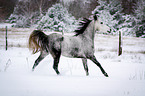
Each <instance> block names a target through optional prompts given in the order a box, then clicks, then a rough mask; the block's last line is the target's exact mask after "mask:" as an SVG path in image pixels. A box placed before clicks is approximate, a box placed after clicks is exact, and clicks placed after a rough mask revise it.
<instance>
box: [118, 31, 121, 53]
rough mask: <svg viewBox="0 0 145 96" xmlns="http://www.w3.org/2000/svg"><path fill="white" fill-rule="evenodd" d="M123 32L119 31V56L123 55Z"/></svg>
mask: <svg viewBox="0 0 145 96" xmlns="http://www.w3.org/2000/svg"><path fill="white" fill-rule="evenodd" d="M121 35H122V34H121V31H119V50H118V56H120V55H122V36H121Z"/></svg>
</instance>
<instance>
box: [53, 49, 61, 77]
mask: <svg viewBox="0 0 145 96" xmlns="http://www.w3.org/2000/svg"><path fill="white" fill-rule="evenodd" d="M60 55H61V52H60V51H55V53H54V55H53V59H54V63H53V69H54V70H55V72H56V74H57V75H59V74H60V73H59V71H58V63H59V59H60Z"/></svg>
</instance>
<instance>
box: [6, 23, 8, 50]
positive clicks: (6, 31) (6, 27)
mask: <svg viewBox="0 0 145 96" xmlns="http://www.w3.org/2000/svg"><path fill="white" fill-rule="evenodd" d="M7 31H8V30H7V26H6V50H7V49H8V40H7V39H8V33H7Z"/></svg>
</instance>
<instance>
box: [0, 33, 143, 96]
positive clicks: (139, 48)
mask: <svg viewBox="0 0 145 96" xmlns="http://www.w3.org/2000/svg"><path fill="white" fill-rule="evenodd" d="M30 33H31V32H30V31H29V32H28V31H26V32H25V33H24V32H15V31H12V32H9V35H8V44H10V45H11V46H13V47H10V46H9V47H8V50H7V51H5V49H4V48H5V47H4V45H5V44H4V41H5V40H4V33H3V32H0V35H1V36H0V43H1V44H0V96H145V39H143V38H134V37H124V38H123V55H122V56H119V57H118V56H117V48H118V37H117V36H107V35H98V34H96V38H95V49H96V51H95V56H96V57H97V59H98V61H99V62H100V63H101V64H102V66H103V68H104V69H105V71H106V72H107V73H108V75H109V77H108V78H106V77H104V76H103V74H102V73H101V71H100V69H99V68H98V67H97V66H96V65H95V64H93V62H91V61H90V60H88V67H89V73H90V75H89V76H85V71H84V68H83V64H82V62H81V59H73V58H67V57H63V56H62V57H61V59H60V63H59V71H60V73H61V75H59V76H57V75H56V73H55V71H54V70H53V68H52V66H53V59H52V57H51V55H49V56H47V57H46V58H45V59H44V60H43V61H42V62H41V63H40V64H39V65H38V67H37V68H36V69H35V71H34V72H32V71H31V68H32V66H33V63H34V61H35V60H36V58H37V57H38V56H39V53H37V54H35V55H32V54H31V52H30V51H29V50H28V48H27V47H26V46H27V44H26V43H27V40H28V36H29V34H30ZM18 44H19V46H17V45H18Z"/></svg>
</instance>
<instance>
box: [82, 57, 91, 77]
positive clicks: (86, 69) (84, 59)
mask: <svg viewBox="0 0 145 96" xmlns="http://www.w3.org/2000/svg"><path fill="white" fill-rule="evenodd" d="M82 62H83V65H84V69H85V71H86V76H88V75H89V72H88V65H87V59H86V58H82Z"/></svg>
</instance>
